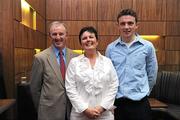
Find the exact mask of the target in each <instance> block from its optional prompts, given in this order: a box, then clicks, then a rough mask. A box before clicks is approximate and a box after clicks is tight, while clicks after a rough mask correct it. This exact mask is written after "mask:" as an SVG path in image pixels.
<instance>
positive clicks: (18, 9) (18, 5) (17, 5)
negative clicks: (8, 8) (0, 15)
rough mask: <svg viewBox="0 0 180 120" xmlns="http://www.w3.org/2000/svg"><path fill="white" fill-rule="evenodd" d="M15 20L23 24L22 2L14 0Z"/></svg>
mask: <svg viewBox="0 0 180 120" xmlns="http://www.w3.org/2000/svg"><path fill="white" fill-rule="evenodd" d="M13 18H14V19H15V20H17V21H19V22H21V20H22V19H21V0H13Z"/></svg>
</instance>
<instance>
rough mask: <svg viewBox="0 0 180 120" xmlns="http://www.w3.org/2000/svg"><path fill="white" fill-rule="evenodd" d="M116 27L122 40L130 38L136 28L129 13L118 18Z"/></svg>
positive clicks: (133, 18)
mask: <svg viewBox="0 0 180 120" xmlns="http://www.w3.org/2000/svg"><path fill="white" fill-rule="evenodd" d="M118 28H119V32H120V35H121V37H122V38H123V40H132V39H133V37H134V35H135V32H136V29H137V28H138V25H137V23H136V21H135V17H133V16H130V15H125V16H121V17H120V18H119V22H118Z"/></svg>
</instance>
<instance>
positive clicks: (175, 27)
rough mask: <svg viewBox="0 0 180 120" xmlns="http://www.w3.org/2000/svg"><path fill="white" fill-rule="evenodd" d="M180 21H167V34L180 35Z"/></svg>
mask: <svg viewBox="0 0 180 120" xmlns="http://www.w3.org/2000/svg"><path fill="white" fill-rule="evenodd" d="M179 28H180V22H167V23H166V32H167V33H166V35H169V36H172V35H175V36H176V35H179V36H180V29H179Z"/></svg>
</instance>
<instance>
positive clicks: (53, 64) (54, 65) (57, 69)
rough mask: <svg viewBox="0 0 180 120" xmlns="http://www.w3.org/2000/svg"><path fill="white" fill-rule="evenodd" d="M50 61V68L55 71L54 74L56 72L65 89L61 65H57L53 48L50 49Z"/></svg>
mask: <svg viewBox="0 0 180 120" xmlns="http://www.w3.org/2000/svg"><path fill="white" fill-rule="evenodd" d="M48 61H49V64H50V66H51V67H52V69H53V70H54V72H55V74H56V76H57V78H58V81H60V82H61V84H62V86H63V87H65V85H64V80H63V79H62V76H61V72H60V67H59V65H58V63H57V60H56V55H55V53H54V51H53V48H52V46H51V47H49V58H48Z"/></svg>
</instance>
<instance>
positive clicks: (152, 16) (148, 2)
mask: <svg viewBox="0 0 180 120" xmlns="http://www.w3.org/2000/svg"><path fill="white" fill-rule="evenodd" d="M133 9H134V10H135V11H137V13H138V16H139V19H140V20H147V21H150V20H161V21H164V20H165V19H166V0H133Z"/></svg>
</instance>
